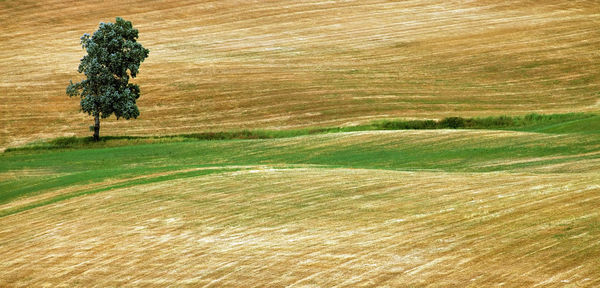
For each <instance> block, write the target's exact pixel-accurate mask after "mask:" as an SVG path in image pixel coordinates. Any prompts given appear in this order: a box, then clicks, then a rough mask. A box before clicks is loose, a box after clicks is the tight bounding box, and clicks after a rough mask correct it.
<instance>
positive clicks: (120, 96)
mask: <svg viewBox="0 0 600 288" xmlns="http://www.w3.org/2000/svg"><path fill="white" fill-rule="evenodd" d="M137 38H138V30H137V29H134V28H133V26H132V24H131V22H130V21H126V20H124V19H123V18H120V17H117V18H116V22H115V23H100V27H99V28H98V30H97V31H96V32H94V34H93V35H90V34H88V33H86V34H84V35H83V36H82V37H81V46H82V47H83V49H85V50H86V52H87V55H85V56H84V57H83V58H82V59H81V63H80V64H79V69H78V72H79V73H83V74H84V75H85V77H86V79H84V80H82V81H81V82H77V83H73V81H70V84H69V85H68V86H67V91H66V92H67V94H68V95H69V96H80V97H81V110H82V111H83V112H85V113H88V114H89V115H92V116H94V118H95V125H94V138H95V139H96V140H97V139H98V138H99V130H100V118H107V117H109V116H110V115H112V114H115V116H116V117H117V119H119V118H121V117H123V118H125V119H130V118H137V117H138V116H139V115H140V112H139V109H138V107H137V105H136V100H137V99H138V98H139V97H140V88H139V86H138V85H136V84H132V83H129V79H130V78H135V77H136V76H137V74H138V72H139V68H140V64H141V63H142V62H143V61H144V59H146V58H147V57H148V53H149V50H148V49H146V48H144V47H143V46H142V45H141V44H140V43H138V42H137Z"/></svg>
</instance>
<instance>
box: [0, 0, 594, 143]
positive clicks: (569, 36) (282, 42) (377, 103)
mask: <svg viewBox="0 0 600 288" xmlns="http://www.w3.org/2000/svg"><path fill="white" fill-rule="evenodd" d="M116 16H122V17H124V18H125V19H127V20H130V21H132V22H133V24H134V27H136V28H138V29H139V31H140V42H141V43H142V44H143V45H144V46H145V47H147V48H148V49H150V57H149V58H148V59H147V60H146V62H144V63H143V64H142V67H141V73H140V75H139V77H138V78H137V79H136V80H137V83H139V84H140V87H141V88H142V97H141V98H140V100H139V107H140V111H141V115H140V118H139V119H138V120H136V121H116V120H115V119H114V117H112V118H111V120H108V121H104V122H103V124H102V125H103V127H102V130H101V134H104V135H156V134H179V133H190V132H198V131H216V130H229V129H234V128H236V129H237V128H240V127H241V128H271V129H286V128H293V127H309V126H323V125H325V126H331V125H350V124H356V123H364V122H368V121H370V120H372V119H381V118H396V117H402V118H419V119H437V118H442V117H446V116H456V115H458V116H485V115H500V114H507V115H516V114H525V113H529V112H538V113H562V112H574V111H578V112H583V111H598V110H600V106H599V103H600V102H598V101H599V99H600V95H599V94H598V93H600V92H599V91H600V72H599V71H600V64H599V63H600V52H599V49H598V47H599V45H600V43H599V42H600V31H599V30H598V29H597V27H598V25H599V24H600V12H599V10H598V5H597V3H596V2H595V1H502V2H498V3H497V1H424V0H418V1H372V0H368V1H300V2H289V1H168V2H147V1H129V2H122V1H102V2H98V1H79V2H77V3H76V4H75V3H72V2H65V1H41V2H40V1H8V0H7V1H0V22H2V23H3V25H0V46H1V47H2V49H1V50H0V67H1V68H0V69H2V70H1V73H0V92H1V93H0V109H1V110H0V147H4V148H6V147H8V146H17V145H21V144H24V143H26V142H29V141H32V140H37V139H42V138H53V137H57V136H71V135H77V136H82V135H87V134H88V127H89V126H90V125H91V123H92V120H91V119H90V117H89V116H87V115H84V114H82V113H79V112H78V111H79V107H78V105H79V101H78V100H77V99H69V97H67V96H66V94H65V91H64V90H65V88H66V86H67V84H68V81H69V80H70V79H74V80H77V79H80V78H81V76H80V75H79V74H78V73H77V66H78V62H79V59H80V58H81V57H82V55H83V51H82V49H81V47H80V46H79V37H81V35H83V34H84V33H91V32H93V31H95V30H96V29H97V28H98V23H99V22H101V21H114V19H115V17H116Z"/></svg>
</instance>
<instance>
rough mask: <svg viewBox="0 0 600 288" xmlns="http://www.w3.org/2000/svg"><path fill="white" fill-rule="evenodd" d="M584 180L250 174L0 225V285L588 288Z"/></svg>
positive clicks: (90, 199) (590, 245) (72, 204)
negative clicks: (536, 287)
mask: <svg viewBox="0 0 600 288" xmlns="http://www.w3.org/2000/svg"><path fill="white" fill-rule="evenodd" d="M598 205H600V186H599V185H598V179H597V174H595V173H577V174H569V173H563V174H552V173H550V174H530V173H508V172H495V173H445V172H400V171H384V170H363V169H344V168H339V169H325V168H314V167H312V168H311V167H306V168H302V167H296V168H293V169H292V168H285V169H281V168H272V167H268V166H260V167H254V168H253V167H247V169H244V170H241V171H236V172H224V173H220V174H216V175H209V176H201V177H196V178H192V179H179V180H171V181H167V182H161V183H158V184H156V183H155V184H149V185H140V186H136V187H132V188H124V189H115V190H111V191H107V192H104V193H99V194H95V195H90V196H86V197H78V198H73V199H71V200H67V201H63V202H59V203H56V204H52V205H47V206H44V207H40V208H37V209H32V210H29V211H25V212H22V213H19V214H15V215H11V216H6V217H3V218H0V227H1V228H0V239H2V242H1V243H0V247H2V249H1V250H0V257H1V258H2V259H3V261H2V273H1V274H2V277H0V285H15V286H23V287H26V286H27V287H31V286H36V287H43V286H52V287H73V286H123V285H125V286H164V285H174V286H193V287H199V286H203V287H221V286H235V287H239V286H244V287H283V286H286V287H328V286H339V287H361V286H382V287H399V286H410V287H420V286H428V285H432V284H433V285H435V286H456V287H483V286H485V287H490V286H497V285H500V286H502V285H504V286H509V287H523V286H529V287H534V286H542V287H562V286H569V287H571V286H572V287H580V286H587V287H594V286H597V285H600V279H599V278H598V275H599V274H600V270H599V269H600V268H599V267H600V262H599V260H598V259H599V258H598V255H599V253H600V246H599V245H600V242H598V237H599V233H600V215H599V214H598V210H597V209H596V208H597V207H598Z"/></svg>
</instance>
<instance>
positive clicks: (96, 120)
mask: <svg viewBox="0 0 600 288" xmlns="http://www.w3.org/2000/svg"><path fill="white" fill-rule="evenodd" d="M98 140H100V114H96V115H94V141H98Z"/></svg>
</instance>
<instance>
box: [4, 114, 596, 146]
mask: <svg viewBox="0 0 600 288" xmlns="http://www.w3.org/2000/svg"><path fill="white" fill-rule="evenodd" d="M425 129H488V130H512V131H527V132H539V133H552V134H566V133H581V134H597V133H600V116H599V115H596V114H591V113H566V114H537V113H532V114H527V115H525V116H491V117H484V118H480V117H476V118H462V117H447V118H444V119H441V120H402V119H396V120H377V121H373V122H371V123H370V124H365V125H357V126H348V127H314V128H304V129H294V130H240V131H222V132H202V133H192V134H181V135H167V136H104V137H101V139H100V141H97V142H96V141H94V140H93V138H92V137H60V138H56V139H53V140H50V141H48V142H44V143H33V144H29V145H26V146H22V147H13V148H7V149H6V150H5V152H18V151H23V152H30V151H44V150H55V149H81V148H105V147H116V146H128V145H140V144H154V143H175V142H187V141H198V140H234V139H276V138H289V137H296V136H303V135H313V134H327V133H340V132H352V131H369V130H425Z"/></svg>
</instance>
